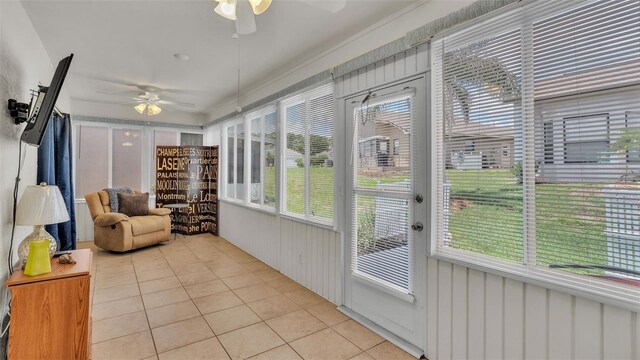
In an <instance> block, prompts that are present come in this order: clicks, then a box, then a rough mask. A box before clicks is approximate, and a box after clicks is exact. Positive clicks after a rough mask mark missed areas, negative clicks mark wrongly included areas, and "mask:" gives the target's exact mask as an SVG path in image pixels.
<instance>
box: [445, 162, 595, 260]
mask: <svg viewBox="0 0 640 360" xmlns="http://www.w3.org/2000/svg"><path fill="white" fill-rule="evenodd" d="M447 178H448V180H449V182H450V183H451V185H452V186H451V201H450V203H451V205H452V209H451V215H450V218H449V232H450V234H451V237H452V246H453V247H455V248H459V249H465V250H470V251H474V252H480V253H483V254H487V255H492V256H497V257H501V258H505V259H508V260H513V261H516V262H522V261H523V252H522V249H523V244H522V233H523V221H522V216H523V214H522V211H523V210H522V209H523V201H522V186H521V185H518V184H516V181H515V179H514V178H513V176H512V175H511V173H510V172H509V171H508V170H477V171H476V170H448V171H447ZM478 183H482V184H484V185H482V186H477V184H478ZM600 187H601V186H600V185H596V184H537V185H536V197H535V200H536V234H535V238H536V247H537V251H536V253H537V261H538V264H541V265H543V266H547V265H549V264H580V265H606V262H607V240H606V237H605V235H604V221H603V220H602V219H603V217H604V201H603V199H602V195H601V192H600ZM594 195H595V196H594ZM564 249H568V250H564Z"/></svg>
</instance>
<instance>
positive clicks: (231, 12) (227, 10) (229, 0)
mask: <svg viewBox="0 0 640 360" xmlns="http://www.w3.org/2000/svg"><path fill="white" fill-rule="evenodd" d="M217 1H218V6H216V8H215V9H214V11H215V12H216V14H218V15H220V16H222V17H224V18H227V19H229V20H236V0H217Z"/></svg>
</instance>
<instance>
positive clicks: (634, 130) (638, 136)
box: [614, 111, 640, 163]
mask: <svg viewBox="0 0 640 360" xmlns="http://www.w3.org/2000/svg"><path fill="white" fill-rule="evenodd" d="M625 117H626V126H625V128H624V129H623V130H622V133H621V134H620V137H619V138H617V139H616V143H614V150H618V149H619V150H621V151H626V152H627V162H629V163H640V112H631V111H627V112H626V113H625ZM618 141H619V142H618Z"/></svg>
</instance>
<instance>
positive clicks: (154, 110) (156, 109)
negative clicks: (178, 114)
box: [147, 104, 162, 116]
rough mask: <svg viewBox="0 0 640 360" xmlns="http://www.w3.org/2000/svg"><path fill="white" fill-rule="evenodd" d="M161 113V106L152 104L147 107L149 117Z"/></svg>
mask: <svg viewBox="0 0 640 360" xmlns="http://www.w3.org/2000/svg"><path fill="white" fill-rule="evenodd" d="M161 111H162V109H160V106H158V105H156V104H151V105H149V106H148V107H147V115H149V116H153V115H158V114H160V112H161Z"/></svg>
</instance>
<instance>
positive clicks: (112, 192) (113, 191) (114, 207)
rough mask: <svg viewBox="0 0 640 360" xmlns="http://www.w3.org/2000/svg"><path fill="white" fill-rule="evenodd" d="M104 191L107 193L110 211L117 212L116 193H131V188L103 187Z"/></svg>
mask: <svg viewBox="0 0 640 360" xmlns="http://www.w3.org/2000/svg"><path fill="white" fill-rule="evenodd" d="M104 191H106V192H107V194H109V206H111V212H119V211H118V209H119V206H118V193H127V194H133V190H131V189H129V188H128V187H117V188H110V189H104Z"/></svg>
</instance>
